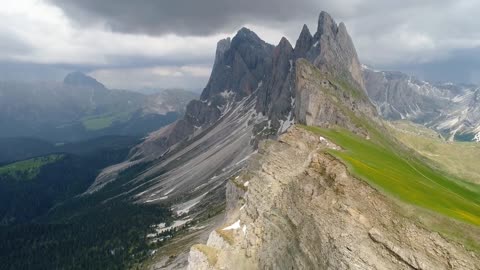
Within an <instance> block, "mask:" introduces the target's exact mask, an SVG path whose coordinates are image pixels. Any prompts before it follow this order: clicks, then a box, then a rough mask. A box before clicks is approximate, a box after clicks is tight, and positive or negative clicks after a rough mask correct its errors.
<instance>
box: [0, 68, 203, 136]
mask: <svg viewBox="0 0 480 270" xmlns="http://www.w3.org/2000/svg"><path fill="white" fill-rule="evenodd" d="M194 98H196V95H195V94H193V93H190V92H187V91H182V90H179V91H178V92H173V91H162V92H160V93H157V94H153V95H150V96H148V95H143V94H140V93H136V92H131V91H126V90H110V89H107V88H106V87H105V86H104V85H103V84H101V83H99V82H98V81H96V80H95V79H94V78H92V77H89V76H87V75H85V74H83V73H80V72H74V73H71V74H68V75H67V76H66V77H65V79H64V81H63V82H62V83H44V82H28V83H27V82H0V124H1V125H2V127H3V129H2V131H1V132H0V137H2V138H8V137H36V138H39V139H44V140H48V141H50V142H54V143H57V142H68V141H79V140H84V139H88V138H93V137H98V136H104V135H134V136H138V135H139V136H143V135H145V134H147V133H148V132H151V131H153V130H156V129H158V128H160V127H162V126H165V125H167V124H170V123H171V122H173V121H175V120H176V119H177V118H178V117H179V116H180V115H182V114H183V111H184V110H185V109H184V107H185V104H186V103H187V102H188V101H190V100H191V99H194Z"/></svg>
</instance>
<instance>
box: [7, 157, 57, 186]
mask: <svg viewBox="0 0 480 270" xmlns="http://www.w3.org/2000/svg"><path fill="white" fill-rule="evenodd" d="M63 157H64V155H60V154H53V155H48V156H43V157H37V158H31V159H28V160H23V161H18V162H15V163H11V164H8V165H5V166H2V167H0V175H7V176H9V177H10V178H11V179H15V180H18V181H25V180H31V179H34V178H35V177H36V176H37V175H38V173H40V169H41V168H42V167H43V166H45V165H47V164H50V163H54V162H56V161H58V160H60V159H62V158H63Z"/></svg>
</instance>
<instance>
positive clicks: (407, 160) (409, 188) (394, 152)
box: [305, 127, 480, 226]
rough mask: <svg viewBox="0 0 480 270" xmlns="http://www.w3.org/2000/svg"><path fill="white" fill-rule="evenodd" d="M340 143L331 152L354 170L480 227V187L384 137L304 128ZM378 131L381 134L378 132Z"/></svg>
mask: <svg viewBox="0 0 480 270" xmlns="http://www.w3.org/2000/svg"><path fill="white" fill-rule="evenodd" d="M305 128H306V129H308V130H310V131H312V132H314V133H317V134H321V135H322V136H325V137H327V138H328V139H330V140H331V141H333V142H335V143H336V144H338V145H339V146H341V147H342V148H343V149H345V151H330V153H331V154H332V155H334V156H336V157H338V158H340V159H341V160H342V161H344V162H345V163H346V164H347V166H348V167H349V168H350V170H351V172H352V173H354V174H355V175H357V176H359V177H360V178H362V179H364V180H366V181H368V182H369V183H371V184H373V185H374V186H376V187H378V188H380V189H381V190H383V191H385V192H387V193H389V194H391V195H393V196H395V197H397V198H399V199H401V200H403V201H405V202H408V203H412V204H414V205H417V206H421V207H424V208H426V209H429V210H433V211H435V212H438V213H441V214H443V215H446V216H449V217H453V218H455V219H458V220H462V221H465V222H468V223H471V224H475V225H478V226H480V189H478V186H475V187H472V188H467V187H466V186H464V185H461V184H459V183H458V182H457V181H456V179H452V178H449V177H447V176H444V174H443V173H442V172H441V171H437V170H435V169H433V168H431V167H429V166H427V165H425V164H424V163H423V162H422V161H420V160H419V159H418V158H416V157H414V156H413V155H410V154H408V153H407V152H406V151H404V150H401V148H400V147H398V148H397V147H395V143H391V144H388V143H387V141H386V140H387V139H386V138H385V137H382V138H380V137H377V136H374V137H372V139H371V140H366V139H364V138H361V137H359V136H357V135H354V134H352V133H350V132H348V131H346V130H342V129H321V128H317V127H305ZM377 134H378V133H377Z"/></svg>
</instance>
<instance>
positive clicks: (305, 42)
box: [295, 24, 313, 58]
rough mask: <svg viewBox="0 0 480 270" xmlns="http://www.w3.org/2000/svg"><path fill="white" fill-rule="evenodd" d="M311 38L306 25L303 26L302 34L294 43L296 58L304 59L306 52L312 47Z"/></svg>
mask: <svg viewBox="0 0 480 270" xmlns="http://www.w3.org/2000/svg"><path fill="white" fill-rule="evenodd" d="M312 44H313V36H312V34H311V33H310V30H309V29H308V26H307V25H306V24H304V25H303V28H302V32H301V33H300V36H299V37H298V39H297V42H296V43H295V56H296V58H301V57H305V56H306V54H307V52H308V50H309V49H310V48H311V47H312Z"/></svg>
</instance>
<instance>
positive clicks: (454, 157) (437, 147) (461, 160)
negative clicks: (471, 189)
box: [388, 121, 480, 184]
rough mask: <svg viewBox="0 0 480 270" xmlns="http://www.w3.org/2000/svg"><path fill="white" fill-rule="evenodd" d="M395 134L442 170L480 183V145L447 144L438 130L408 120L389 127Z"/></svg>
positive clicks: (468, 143)
mask: <svg viewBox="0 0 480 270" xmlns="http://www.w3.org/2000/svg"><path fill="white" fill-rule="evenodd" d="M388 127H389V129H390V130H391V132H392V134H393V135H394V136H395V137H396V138H397V139H398V140H400V141H401V142H402V143H404V144H405V145H407V146H408V147H410V148H412V149H413V150H415V151H417V152H418V153H419V154H421V155H423V156H425V157H426V158H428V159H430V160H432V161H434V162H435V163H436V165H438V167H440V168H441V169H442V170H445V171H447V172H449V173H451V174H453V175H455V176H458V177H461V178H463V179H465V180H468V181H470V182H473V183H477V184H480V166H478V164H479V163H478V162H479V160H480V144H479V143H474V142H447V141H445V139H443V138H442V137H440V135H439V134H438V133H436V132H435V131H433V130H431V129H428V128H426V127H424V126H421V125H417V124H414V123H411V122H408V121H395V122H391V123H389V124H388Z"/></svg>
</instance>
